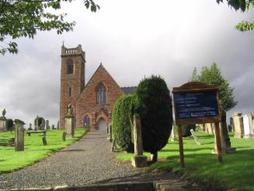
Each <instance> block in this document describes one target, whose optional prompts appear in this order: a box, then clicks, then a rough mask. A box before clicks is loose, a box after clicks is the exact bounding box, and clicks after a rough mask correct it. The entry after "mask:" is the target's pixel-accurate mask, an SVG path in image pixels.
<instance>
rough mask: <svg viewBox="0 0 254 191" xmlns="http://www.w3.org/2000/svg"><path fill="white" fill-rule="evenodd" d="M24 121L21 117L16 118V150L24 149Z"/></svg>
mask: <svg viewBox="0 0 254 191" xmlns="http://www.w3.org/2000/svg"><path fill="white" fill-rule="evenodd" d="M24 124H25V123H24V122H23V121H21V120H19V119H15V127H16V129H15V131H16V134H15V150H16V151H24V132H25V129H24Z"/></svg>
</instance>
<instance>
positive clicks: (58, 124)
mask: <svg viewBox="0 0 254 191" xmlns="http://www.w3.org/2000/svg"><path fill="white" fill-rule="evenodd" d="M56 128H57V129H59V128H60V127H59V121H57V126H56Z"/></svg>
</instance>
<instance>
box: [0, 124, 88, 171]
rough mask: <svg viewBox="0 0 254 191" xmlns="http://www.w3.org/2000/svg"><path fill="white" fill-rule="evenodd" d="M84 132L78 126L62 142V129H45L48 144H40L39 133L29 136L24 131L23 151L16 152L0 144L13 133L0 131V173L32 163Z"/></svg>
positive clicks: (74, 139)
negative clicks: (71, 135) (73, 134)
mask: <svg viewBox="0 0 254 191" xmlns="http://www.w3.org/2000/svg"><path fill="white" fill-rule="evenodd" d="M85 133H86V130H85V129H84V128H78V129H76V130H75V136H74V138H71V137H67V138H66V141H65V142H63V141H62V134H63V130H47V143H48V145H46V146H44V145H43V144H42V135H41V134H31V136H28V135H27V134H26V133H25V151H18V152H16V151H15V148H14V147H10V146H1V145H2V144H3V143H7V142H8V140H9V139H10V138H14V137H15V133H14V132H12V133H11V132H0V174H1V173H6V172H11V171H14V170H17V169H20V168H23V167H25V166H28V165H32V164H34V163H35V162H37V161H39V160H41V159H43V158H46V157H47V156H49V155H50V154H52V153H53V152H56V151H59V150H61V149H63V148H65V147H66V146H68V145H71V144H72V143H74V142H76V141H77V140H79V139H80V138H81V137H82V136H83V135H84V134H85Z"/></svg>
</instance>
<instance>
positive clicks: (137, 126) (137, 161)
mask: <svg viewBox="0 0 254 191" xmlns="http://www.w3.org/2000/svg"><path fill="white" fill-rule="evenodd" d="M133 121H134V128H133V136H134V153H135V155H134V157H133V158H132V166H134V167H145V166H147V157H146V156H144V155H143V141H142V131H141V121H140V117H139V115H138V114H135V115H134V120H133Z"/></svg>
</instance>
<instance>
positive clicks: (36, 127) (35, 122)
mask: <svg viewBox="0 0 254 191" xmlns="http://www.w3.org/2000/svg"><path fill="white" fill-rule="evenodd" d="M38 129H39V116H38V115H37V116H36V118H35V119H34V130H35V131H36V130H38Z"/></svg>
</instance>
